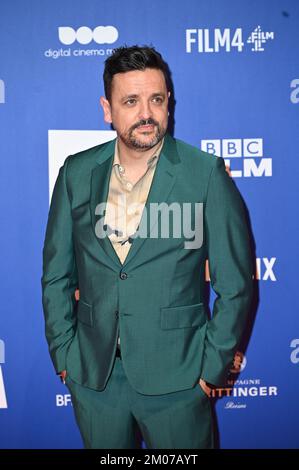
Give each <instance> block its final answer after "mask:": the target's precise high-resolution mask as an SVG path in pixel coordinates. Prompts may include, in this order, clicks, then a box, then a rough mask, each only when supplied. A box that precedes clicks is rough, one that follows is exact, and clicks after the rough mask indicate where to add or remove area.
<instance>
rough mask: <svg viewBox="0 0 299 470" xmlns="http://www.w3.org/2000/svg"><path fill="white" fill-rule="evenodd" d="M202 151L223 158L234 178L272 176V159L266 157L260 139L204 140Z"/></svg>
mask: <svg viewBox="0 0 299 470" xmlns="http://www.w3.org/2000/svg"><path fill="white" fill-rule="evenodd" d="M201 150H203V151H204V152H207V153H210V154H211V155H215V156H217V157H222V158H223V159H224V161H225V164H226V166H227V167H228V169H229V173H230V175H231V176H232V177H233V178H242V177H244V178H250V177H255V178H261V177H271V176H272V158H269V157H265V156H264V142H263V139H262V138H260V137H259V138H247V139H240V138H239V139H213V140H212V139H211V140H202V141H201Z"/></svg>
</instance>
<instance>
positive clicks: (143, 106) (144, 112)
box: [139, 101, 152, 119]
mask: <svg viewBox="0 0 299 470" xmlns="http://www.w3.org/2000/svg"><path fill="white" fill-rule="evenodd" d="M151 116H152V109H151V106H150V103H149V102H148V101H142V102H141V103H140V108H139V117H140V119H148V118H150V117H151Z"/></svg>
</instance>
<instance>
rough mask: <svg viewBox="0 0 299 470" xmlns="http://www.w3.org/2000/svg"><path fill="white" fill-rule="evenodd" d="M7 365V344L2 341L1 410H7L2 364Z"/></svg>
mask: <svg viewBox="0 0 299 470" xmlns="http://www.w3.org/2000/svg"><path fill="white" fill-rule="evenodd" d="M4 363H5V344H4V341H3V340H2V339H0V408H2V409H3V408H7V399H6V392H5V386H4V377H3V372H2V364H4Z"/></svg>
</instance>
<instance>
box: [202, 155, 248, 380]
mask: <svg viewBox="0 0 299 470" xmlns="http://www.w3.org/2000/svg"><path fill="white" fill-rule="evenodd" d="M205 226H206V237H207V246H208V259H209V271H210V280H211V286H212V288H213V290H214V292H215V293H216V299H215V302H214V305H213V312H212V318H211V320H210V321H209V322H208V326H207V330H206V337H205V345H204V356H203V367H202V372H201V377H202V378H203V379H204V380H206V381H207V382H209V383H211V384H214V385H216V386H223V385H225V383H226V378H227V374H228V371H229V368H230V367H231V365H232V361H233V358H234V355H235V352H236V351H237V348H238V345H239V343H240V340H241V337H242V334H243V332H244V329H245V326H246V322H247V318H248V313H249V309H250V304H251V300H252V292H253V274H254V263H253V257H252V252H251V251H252V250H251V246H250V235H249V229H248V224H247V221H246V216H245V207H244V203H243V201H242V198H241V196H240V193H239V191H238V189H237V187H236V186H235V184H234V182H233V181H232V179H231V177H230V176H229V175H228V174H227V172H226V170H225V164H224V160H223V158H222V157H218V158H217V159H216V160H215V166H214V168H213V170H212V173H211V176H210V181H209V187H208V193H207V200H206V208H205Z"/></svg>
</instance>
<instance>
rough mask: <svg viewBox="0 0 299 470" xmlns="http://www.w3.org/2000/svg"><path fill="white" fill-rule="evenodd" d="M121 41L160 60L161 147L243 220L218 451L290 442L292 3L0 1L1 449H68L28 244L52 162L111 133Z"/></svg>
mask: <svg viewBox="0 0 299 470" xmlns="http://www.w3.org/2000/svg"><path fill="white" fill-rule="evenodd" d="M123 44H127V45H132V44H139V45H143V44H150V45H154V46H155V47H156V48H157V50H158V51H160V52H161V53H162V55H163V57H164V58H165V60H166V61H167V62H168V64H169V66H170V69H171V71H172V79H173V82H174V91H175V102H176V105H175V115H174V135H175V137H178V138H180V139H182V140H185V141H187V142H189V143H191V144H193V145H195V146H197V147H200V148H202V149H203V150H206V151H208V152H210V153H213V154H216V155H218V156H222V157H223V158H224V159H225V160H226V164H227V166H228V169H229V171H230V174H231V177H232V178H234V180H235V182H236V184H237V186H238V188H239V190H240V192H241V193H242V195H243V198H244V200H245V202H246V204H247V207H248V210H249V213H250V218H251V224H252V230H253V233H254V238H255V244H256V282H257V284H258V287H259V289H258V299H257V302H256V304H257V311H256V315H255V317H254V321H253V322H252V334H251V337H250V339H249V340H248V341H247V344H246V345H244V346H246V348H245V347H244V348H243V350H242V351H240V357H241V359H242V367H241V368H242V370H241V373H236V371H235V370H234V369H232V373H231V380H230V381H229V382H228V384H227V388H223V389H221V390H217V396H218V398H219V399H218V400H217V401H216V404H215V408H216V413H217V416H218V429H219V443H220V447H221V448H235V449H237V448H297V447H299V433H298V421H299V405H298V385H299V378H298V373H299V315H298V313H299V302H298V298H299V296H298V289H299V287H298V271H297V268H296V266H297V264H296V263H297V262H298V258H297V256H298V242H299V240H298V184H299V183H298V181H299V174H298V166H299V164H298V159H299V53H298V44H299V1H298V0H243V1H240V0H184V1H180V0H165V1H161V0H151V1H145V0H126V1H122V0H84V1H83V0H51V1H50V0H45V1H41V0H28V1H23V0H1V2H0V155H1V158H0V205H1V207H0V214H1V230H0V240H1V243H0V250H1V257H0V259H1V284H0V285H1V299H2V300H1V316H0V447H1V448H80V447H82V442H81V439H80V435H79V431H78V430H77V427H76V424H75V421H74V417H73V410H72V405H71V401H70V396H69V395H68V391H67V388H65V386H63V384H61V383H60V381H59V380H58V378H57V376H56V375H55V373H54V369H53V366H52V363H51V361H50V358H49V355H48V350H47V344H46V340H45V337H44V319H43V313H42V304H41V284H40V279H41V269H42V247H43V241H44V234H45V226H46V222H47V215H48V209H49V199H50V197H51V193H52V189H53V185H54V182H55V179H56V176H57V173H58V169H59V167H60V166H61V165H62V163H63V161H64V159H65V158H66V156H67V155H69V154H70V153H74V152H76V151H79V150H81V149H84V148H88V147H91V146H93V145H96V144H98V143H101V142H104V141H106V140H110V139H111V138H113V137H114V134H113V132H112V131H111V129H110V127H109V126H108V125H107V124H105V123H104V120H103V115H102V112H101V109H100V106H99V97H100V96H101V95H102V94H103V83H102V73H103V63H104V60H105V59H106V58H107V57H108V56H109V54H111V51H112V49H113V48H115V47H118V46H120V45H123ZM211 300H212V299H211ZM100 360H101V358H99V361H100Z"/></svg>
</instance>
